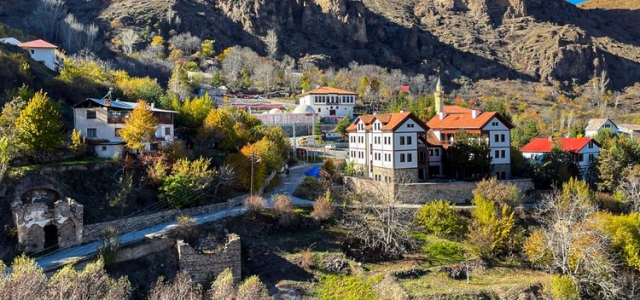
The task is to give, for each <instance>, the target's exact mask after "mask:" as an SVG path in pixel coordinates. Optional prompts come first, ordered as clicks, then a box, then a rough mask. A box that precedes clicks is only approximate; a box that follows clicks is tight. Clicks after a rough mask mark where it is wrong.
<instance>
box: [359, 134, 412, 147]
mask: <svg viewBox="0 0 640 300" xmlns="http://www.w3.org/2000/svg"><path fill="white" fill-rule="evenodd" d="M356 140H357V141H358V143H360V144H362V143H364V137H363V136H358V137H357V139H356V137H355V136H351V137H350V138H349V142H351V143H355V142H356ZM381 141H382V139H381V137H380V136H374V137H373V144H374V145H380V144H382V143H381ZM412 144H413V139H412V138H411V136H407V137H405V136H401V137H400V145H412ZM384 145H391V137H390V136H385V137H384Z"/></svg>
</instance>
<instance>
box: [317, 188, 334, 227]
mask: <svg viewBox="0 0 640 300" xmlns="http://www.w3.org/2000/svg"><path fill="white" fill-rule="evenodd" d="M334 210H335V208H334V207H333V203H332V202H331V192H330V191H329V190H327V191H326V192H325V195H324V197H319V198H318V199H316V202H315V203H313V212H312V213H311V217H312V218H314V219H315V220H317V221H326V220H328V219H329V218H331V216H333V212H334Z"/></svg>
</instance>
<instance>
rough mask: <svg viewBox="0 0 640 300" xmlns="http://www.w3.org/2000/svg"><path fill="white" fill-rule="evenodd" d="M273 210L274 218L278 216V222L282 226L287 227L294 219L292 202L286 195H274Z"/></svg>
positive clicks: (295, 219)
mask: <svg viewBox="0 0 640 300" xmlns="http://www.w3.org/2000/svg"><path fill="white" fill-rule="evenodd" d="M272 201H273V210H274V212H275V215H276V218H278V224H280V226H282V227H289V226H291V225H293V224H294V223H295V222H296V221H297V218H296V213H295V211H294V206H293V202H292V201H291V198H289V196H287V195H275V196H273V198H272Z"/></svg>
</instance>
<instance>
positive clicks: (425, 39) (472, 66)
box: [0, 0, 640, 88]
mask: <svg viewBox="0 0 640 300" xmlns="http://www.w3.org/2000/svg"><path fill="white" fill-rule="evenodd" d="M35 1H36V0H23V2H22V3H20V5H17V4H16V5H14V6H13V7H8V8H5V9H6V11H5V12H0V21H4V20H3V18H4V19H6V20H8V21H9V22H10V23H11V22H13V23H14V24H17V23H19V22H21V20H23V19H24V14H25V13H26V12H25V11H24V10H23V9H21V8H19V7H24V6H25V5H27V6H28V5H29V3H25V2H34V3H35ZM66 1H67V6H68V7H70V11H71V12H73V13H74V14H75V15H76V16H77V17H79V18H80V20H81V21H85V22H89V21H93V19H94V18H97V19H98V20H103V22H102V23H101V25H100V26H101V28H102V29H103V31H104V32H105V35H104V38H105V40H109V39H110V38H112V37H113V36H115V34H116V33H117V32H119V31H120V30H122V29H123V28H126V27H134V28H137V30H138V31H142V29H143V28H145V27H146V28H149V27H151V28H157V29H158V31H160V32H161V34H164V35H167V34H168V32H169V29H174V30H177V31H178V32H182V31H190V32H191V33H192V34H194V35H198V36H200V37H201V38H209V39H215V40H216V47H218V48H219V49H218V50H221V49H223V48H226V47H229V46H234V45H241V46H248V47H251V48H253V49H254V50H256V51H257V52H259V53H261V54H263V55H264V54H266V52H265V51H264V48H265V43H264V37H265V36H266V34H267V32H268V31H269V30H274V31H275V32H276V33H277V35H278V46H279V47H278V55H284V54H287V55H289V56H291V57H293V58H300V57H304V56H306V55H319V56H322V57H326V58H327V59H326V60H325V64H324V65H322V66H321V67H328V66H335V67H344V66H347V65H348V64H349V63H350V62H352V61H356V62H359V63H361V64H362V63H365V64H377V65H382V66H385V67H389V68H402V69H404V70H405V71H411V72H420V73H425V74H426V75H431V74H434V73H435V70H436V69H438V68H439V69H441V70H443V71H444V74H445V76H446V77H448V78H449V79H450V80H453V81H460V82H471V81H477V80H480V79H491V78H497V79H524V80H531V81H536V82H538V81H548V82H550V81H559V82H561V83H566V84H567V85H570V84H571V83H584V82H586V81H588V80H589V79H590V78H592V77H593V76H594V74H599V73H600V72H601V71H602V70H607V72H608V74H609V75H610V77H611V79H613V80H611V82H612V84H613V85H615V86H612V87H616V88H621V87H624V86H629V85H632V84H633V83H634V82H635V80H636V78H637V77H638V76H639V75H640V65H639V62H640V48H639V46H640V42H639V40H640V36H638V33H636V31H635V30H630V28H629V27H624V24H615V20H609V19H607V15H604V14H603V13H602V12H600V11H594V10H582V9H579V8H577V7H575V6H573V5H571V4H568V3H567V2H566V1H564V0H418V1H413V0H362V1H354V0H280V1H267V0H216V1H214V0H147V1H140V2H139V1H133V0H113V1H90V2H87V1H84V0H66ZM17 2H20V1H19V0H18V1H17ZM21 14H22V15H21ZM85 19H86V20H85ZM118 20H122V22H120V24H123V26H124V27H117V26H114V24H118V22H116V21H118ZM178 20H179V22H178ZM157 24H160V26H158V25H157ZM632 28H633V27H632Z"/></svg>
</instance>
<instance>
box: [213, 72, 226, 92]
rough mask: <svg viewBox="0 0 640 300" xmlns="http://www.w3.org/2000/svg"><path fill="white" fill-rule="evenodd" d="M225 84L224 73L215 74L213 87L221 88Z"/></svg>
mask: <svg viewBox="0 0 640 300" xmlns="http://www.w3.org/2000/svg"><path fill="white" fill-rule="evenodd" d="M224 84H225V79H224V75H222V72H214V73H213V74H212V75H211V86H212V87H214V88H219V87H221V86H223V85H224Z"/></svg>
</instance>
